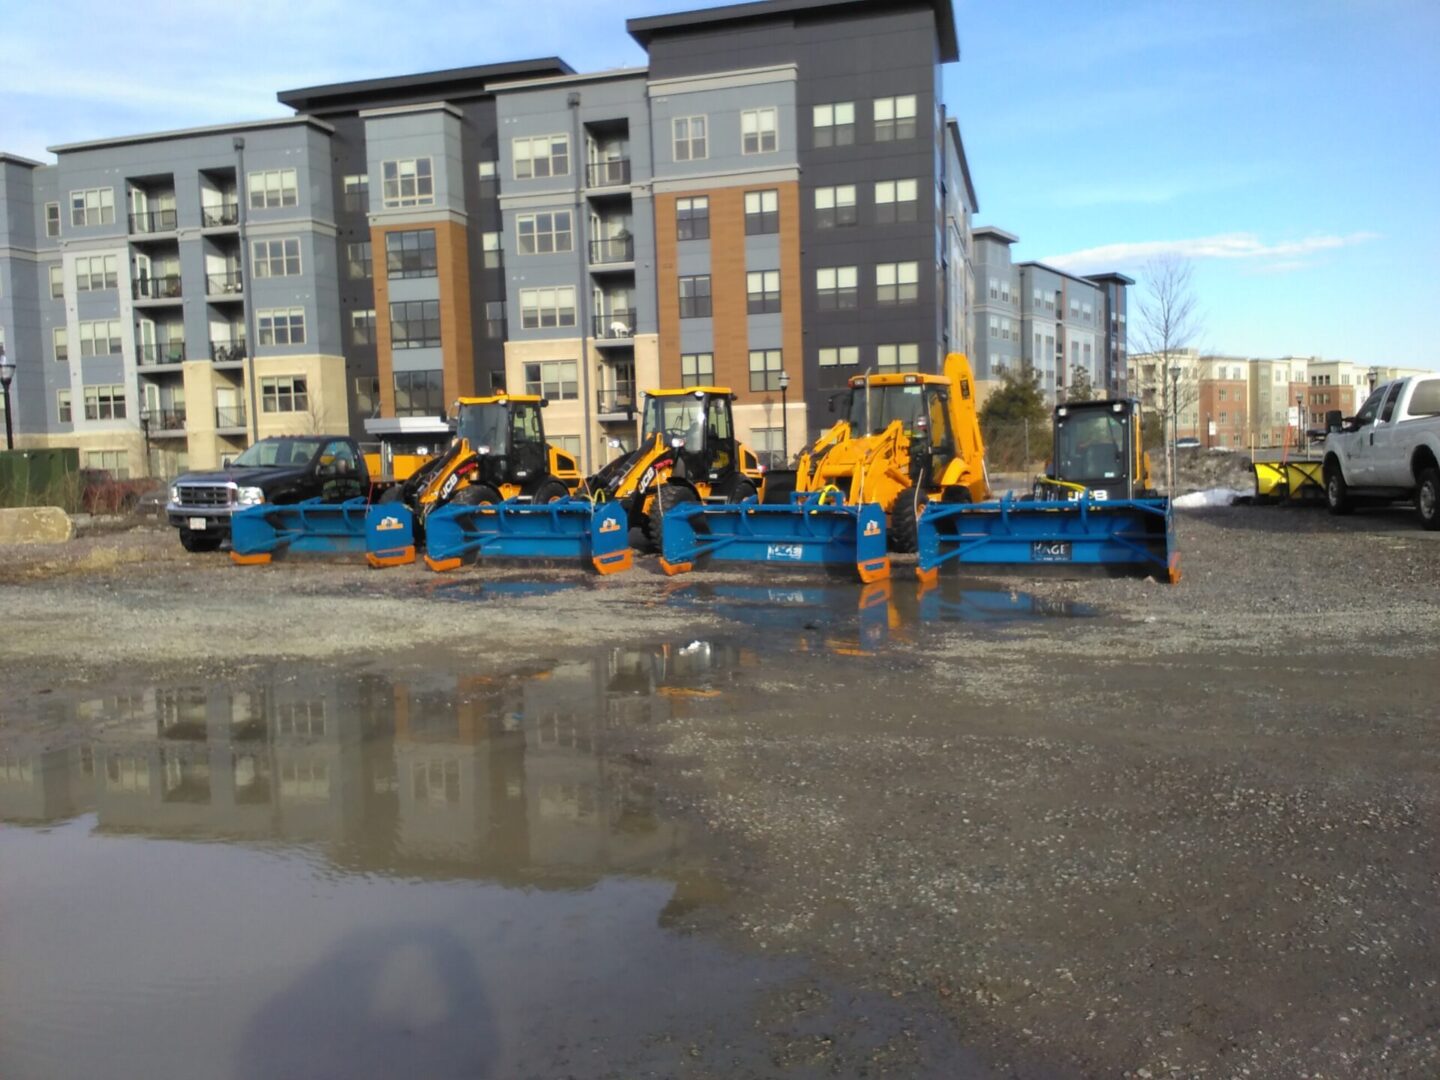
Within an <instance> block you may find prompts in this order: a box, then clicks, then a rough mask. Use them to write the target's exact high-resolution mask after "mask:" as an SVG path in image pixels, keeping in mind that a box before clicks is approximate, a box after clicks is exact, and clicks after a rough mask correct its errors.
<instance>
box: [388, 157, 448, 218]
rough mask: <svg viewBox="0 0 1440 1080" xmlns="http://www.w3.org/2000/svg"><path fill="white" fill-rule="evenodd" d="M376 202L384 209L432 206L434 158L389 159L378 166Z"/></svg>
mask: <svg viewBox="0 0 1440 1080" xmlns="http://www.w3.org/2000/svg"><path fill="white" fill-rule="evenodd" d="M380 202H381V204H382V205H383V206H385V208H386V209H403V208H404V207H407V206H434V205H435V159H434V158H431V157H413V158H392V159H391V160H389V161H382V162H381V163H380Z"/></svg>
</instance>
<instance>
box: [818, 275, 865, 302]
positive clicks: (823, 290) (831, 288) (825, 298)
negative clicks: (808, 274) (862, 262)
mask: <svg viewBox="0 0 1440 1080" xmlns="http://www.w3.org/2000/svg"><path fill="white" fill-rule="evenodd" d="M815 300H816V308H817V310H819V311H852V310H854V309H855V308H856V307H858V306H859V304H860V267H858V266H821V267H817V268H816V270H815Z"/></svg>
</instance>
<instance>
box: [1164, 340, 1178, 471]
mask: <svg viewBox="0 0 1440 1080" xmlns="http://www.w3.org/2000/svg"><path fill="white" fill-rule="evenodd" d="M1179 439H1180V365H1179V364H1172V365H1171V366H1170V445H1169V446H1168V447H1166V450H1165V457H1166V460H1168V461H1169V462H1170V475H1169V476H1168V477H1166V481H1167V482H1168V484H1169V489H1170V493H1171V494H1172V495H1173V494H1174V492H1175V469H1176V461H1175V444H1176V442H1178V441H1179Z"/></svg>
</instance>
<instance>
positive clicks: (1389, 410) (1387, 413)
mask: <svg viewBox="0 0 1440 1080" xmlns="http://www.w3.org/2000/svg"><path fill="white" fill-rule="evenodd" d="M1403 389H1405V384H1404V383H1398V382H1397V383H1396V384H1395V385H1394V386H1392V387H1390V393H1388V394H1386V395H1385V404H1384V405H1381V406H1380V422H1381V423H1382V424H1388V423H1389V422H1390V418H1391V417H1392V416H1394V415H1395V404H1396V402H1398V401H1399V400H1400V391H1401V390H1403Z"/></svg>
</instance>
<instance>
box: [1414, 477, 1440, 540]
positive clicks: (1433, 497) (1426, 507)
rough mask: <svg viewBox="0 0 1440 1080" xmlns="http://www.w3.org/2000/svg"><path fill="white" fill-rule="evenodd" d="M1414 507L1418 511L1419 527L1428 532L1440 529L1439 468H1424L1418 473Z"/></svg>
mask: <svg viewBox="0 0 1440 1080" xmlns="http://www.w3.org/2000/svg"><path fill="white" fill-rule="evenodd" d="M1415 507H1416V509H1418V510H1419V511H1420V525H1421V527H1423V528H1425V529H1428V530H1429V531H1430V532H1434V531H1435V530H1436V529H1440V469H1425V470H1424V471H1423V472H1421V473H1420V489H1419V490H1418V491H1416V492H1415Z"/></svg>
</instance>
